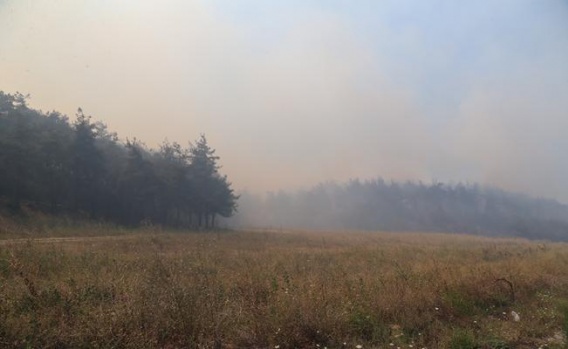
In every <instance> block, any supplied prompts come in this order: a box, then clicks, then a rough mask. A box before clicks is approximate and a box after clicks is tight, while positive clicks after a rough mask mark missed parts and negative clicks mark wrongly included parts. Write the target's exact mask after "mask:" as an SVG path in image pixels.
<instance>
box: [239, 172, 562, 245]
mask: <svg viewBox="0 0 568 349" xmlns="http://www.w3.org/2000/svg"><path fill="white" fill-rule="evenodd" d="M232 222H233V224H235V225H237V226H239V225H241V226H262V227H271V228H298V229H321V230H329V229H334V230H367V231H378V230H381V231H425V232H450V233H468V234H475V235H485V236H515V237H524V238H530V239H548V240H556V241H568V206H566V205H564V204H562V203H559V202H557V201H556V200H551V199H544V198H534V197H531V196H528V195H525V194H520V193H512V192H507V191H504V190H501V189H498V188H494V187H489V186H481V185H478V184H462V183H458V184H454V185H450V184H444V183H439V182H433V183H431V184H425V183H422V182H410V181H409V182H396V181H385V180H384V179H382V178H377V179H373V180H359V179H353V180H351V181H349V182H347V183H335V182H328V183H321V184H318V185H316V186H313V187H311V188H308V189H304V190H299V191H279V192H273V193H269V194H268V195H265V196H259V195H254V194H252V193H247V192H245V193H243V194H242V195H241V198H240V200H239V212H238V213H237V215H236V216H235V217H234V218H232Z"/></svg>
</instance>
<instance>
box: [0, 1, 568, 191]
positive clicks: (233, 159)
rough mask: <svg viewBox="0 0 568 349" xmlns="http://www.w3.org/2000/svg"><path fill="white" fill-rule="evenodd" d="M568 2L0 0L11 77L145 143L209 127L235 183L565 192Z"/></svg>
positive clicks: (5, 74) (46, 100)
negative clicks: (462, 184)
mask: <svg viewBox="0 0 568 349" xmlns="http://www.w3.org/2000/svg"><path fill="white" fill-rule="evenodd" d="M566 19H568V10H567V7H566V5H565V3H563V2H562V1H550V2H546V3H542V2H534V1H504V2H499V3H495V2H476V3H475V4H473V3H472V4H467V5H460V6H458V5H452V3H447V2H444V1H439V2H436V1H435V2H432V3H429V4H428V5H426V4H424V3H422V2H418V1H392V2H389V1H386V2H381V3H359V4H347V3H346V2H342V1H333V2H300V3H296V2H286V3H276V2H274V3H271V4H270V5H269V4H266V3H263V2H257V1H246V2H243V3H239V4H234V3H232V2H231V1H222V0H218V1H213V2H201V1H181V0H167V1H163V2H160V3H159V5H158V3H156V2H154V1H149V0H136V1H135V0H120V1H109V0H103V1H100V0H99V1H73V0H58V1H48V0H34V1H32V0H19V1H4V2H0V23H1V24H0V76H2V86H0V89H3V90H5V91H7V92H14V91H21V92H26V93H27V92H29V93H30V94H31V95H32V100H31V104H32V106H34V107H40V108H43V109H56V110H60V111H63V112H65V113H68V114H70V115H73V113H74V110H75V109H76V108H77V107H79V106H81V107H82V108H83V109H84V110H85V111H86V112H87V113H88V114H92V115H93V116H95V117H96V118H98V119H101V120H103V121H105V122H107V123H108V125H109V127H110V128H111V129H112V130H115V131H117V132H118V133H119V136H121V137H132V136H137V137H138V138H139V139H142V140H143V141H145V142H146V143H147V144H148V145H150V146H156V145H157V144H159V143H160V142H161V141H162V140H163V139H165V138H168V139H170V140H178V141H180V142H185V141H186V140H191V139H195V138H197V136H198V135H199V133H201V132H204V133H206V135H207V136H208V138H209V140H210V142H211V144H212V145H213V146H214V147H215V148H217V152H218V154H219V155H220V156H221V163H222V165H223V169H222V171H223V172H224V173H226V174H227V175H228V176H229V178H230V179H231V180H232V182H233V183H234V186H235V187H236V188H237V189H249V190H252V191H263V190H276V189H278V188H295V187H301V186H310V185H312V184H314V183H317V182H320V181H326V180H338V181H343V180H346V179H349V178H353V177H362V178H374V177H376V176H382V177H384V178H393V179H398V180H406V179H417V180H426V181H429V180H430V179H438V180H443V181H451V182H457V181H476V182H482V183H485V184H493V185H499V186H502V187H504V188H506V189H513V190H519V191H525V192H528V193H531V194H534V195H543V196H551V197H556V198H558V199H561V200H564V201H568V187H567V186H565V185H564V183H563V180H564V178H566V177H567V176H568V163H567V162H566V161H564V160H563V159H564V157H565V155H564V154H566V153H567V151H568V141H566V140H565V139H566V137H565V135H564V134H563V133H565V130H568V124H567V123H568V118H567V117H566V116H567V115H566V110H568V109H567V107H568V105H567V104H568V101H567V99H566V98H565V96H566V93H567V92H568V69H566V65H565V62H566V61H568V35H566V33H568V24H567V23H568V21H566Z"/></svg>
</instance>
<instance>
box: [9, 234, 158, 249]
mask: <svg viewBox="0 0 568 349" xmlns="http://www.w3.org/2000/svg"><path fill="white" fill-rule="evenodd" d="M142 236H150V235H145V234H132V235H130V234H129V235H107V236H65V237H50V238H34V237H30V238H17V239H6V240H0V246H3V245H12V244H23V243H27V242H33V243H40V244H46V243H65V242H97V241H105V240H127V239H134V238H140V237H142Z"/></svg>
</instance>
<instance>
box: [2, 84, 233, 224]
mask: <svg viewBox="0 0 568 349" xmlns="http://www.w3.org/2000/svg"><path fill="white" fill-rule="evenodd" d="M27 99H28V96H25V95H23V94H20V93H16V94H7V93H4V92H0V169H2V170H1V171H0V205H1V206H2V208H3V209H5V210H7V211H9V212H12V213H18V212H21V211H22V208H23V207H26V208H30V209H34V210H38V211H42V212H46V213H49V214H53V215H66V216H69V217H79V218H84V219H92V220H101V221H107V222H114V223H117V224H121V225H127V226H139V225H141V224H155V225H164V226H171V227H187V228H204V229H207V228H213V227H215V225H216V221H217V217H219V216H223V217H229V216H231V215H232V214H233V213H234V212H235V210H236V205H237V199H238V197H237V195H235V193H234V191H233V189H232V188H231V183H230V182H229V181H228V179H227V177H226V176H224V175H221V174H220V173H219V165H218V161H219V157H218V156H216V155H215V150H214V149H213V148H211V147H210V145H209V144H208V143H207V139H206V137H205V135H201V137H200V138H199V139H198V140H197V141H195V142H193V143H189V146H187V147H183V146H182V145H180V144H179V143H177V142H168V141H164V142H163V144H162V145H161V146H160V148H159V149H158V150H153V149H149V148H148V147H146V146H145V145H144V144H143V143H141V142H139V141H138V140H136V139H133V140H126V141H125V142H122V141H120V140H119V139H118V136H117V135H116V134H115V133H112V132H110V131H109V130H108V129H107V127H106V125H105V124H104V123H102V122H95V121H93V120H92V118H91V117H90V116H86V115H85V114H84V113H83V111H82V110H81V109H78V111H77V115H76V119H75V120H74V121H72V122H71V121H70V120H69V118H68V117H67V116H65V115H62V114H61V113H59V112H55V111H54V112H48V113H45V112H42V111H38V110H35V109H33V108H30V107H28V105H27Z"/></svg>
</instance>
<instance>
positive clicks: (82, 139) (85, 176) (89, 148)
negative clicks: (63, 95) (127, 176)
mask: <svg viewBox="0 0 568 349" xmlns="http://www.w3.org/2000/svg"><path fill="white" fill-rule="evenodd" d="M73 127H74V130H75V138H74V141H73V144H72V149H71V151H72V156H73V158H72V179H73V187H72V194H73V207H74V209H75V210H76V211H83V212H85V213H87V214H89V215H93V216H95V217H97V216H100V214H101V212H102V211H103V207H102V198H103V194H104V193H103V192H102V191H101V190H102V189H103V182H104V177H105V164H104V158H103V155H102V153H101V151H100V150H99V149H98V148H97V144H96V142H97V134H96V132H95V130H96V127H95V124H93V123H92V122H91V117H90V116H85V114H83V111H82V110H81V109H80V108H79V109H78V110H77V120H76V121H75V123H74V124H73Z"/></svg>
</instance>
